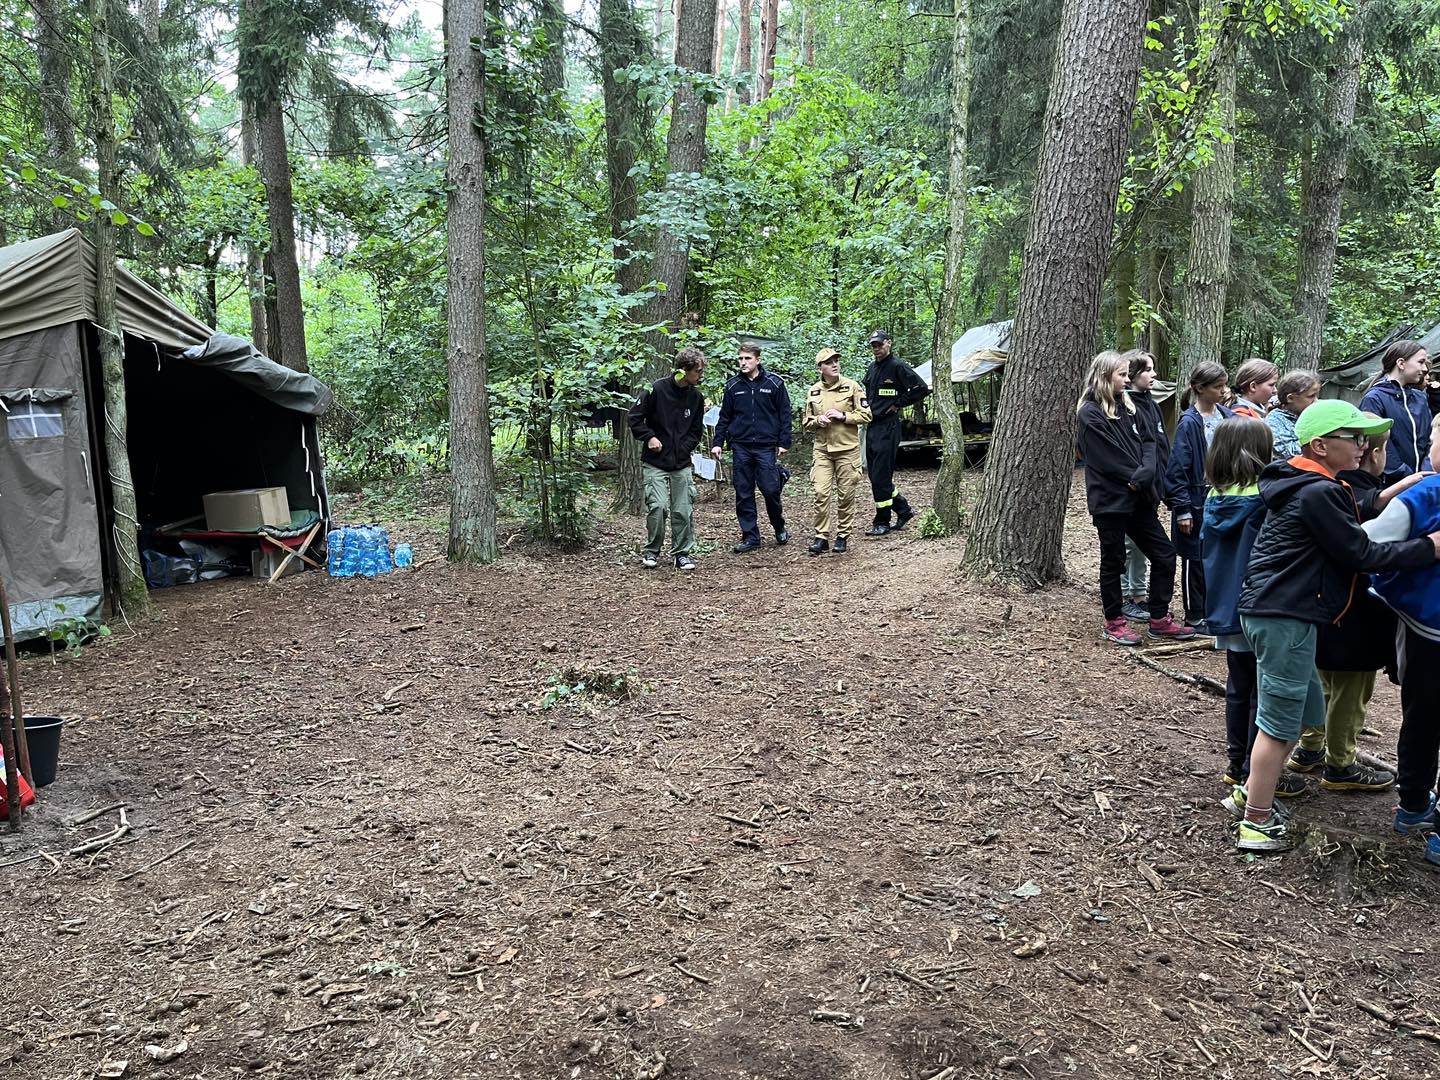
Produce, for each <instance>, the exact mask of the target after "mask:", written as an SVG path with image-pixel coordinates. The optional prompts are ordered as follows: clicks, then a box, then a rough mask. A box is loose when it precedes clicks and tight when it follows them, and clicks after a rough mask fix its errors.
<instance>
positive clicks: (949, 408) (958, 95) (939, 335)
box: [930, 0, 970, 532]
mask: <svg viewBox="0 0 1440 1080" xmlns="http://www.w3.org/2000/svg"><path fill="white" fill-rule="evenodd" d="M954 2H955V7H954V12H955V20H954V25H953V26H952V28H951V39H950V167H949V191H948V193H947V195H946V207H947V209H948V211H949V220H948V221H947V223H946V235H945V277H944V283H943V286H942V289H941V293H940V307H939V310H938V311H937V312H936V313H935V341H934V345H933V347H932V349H931V352H930V381H931V385H932V386H933V388H934V394H933V396H932V398H931V400H933V401H934V402H935V415H936V417H937V418H938V419H939V421H940V431H941V436H942V438H943V439H944V444H945V445H944V448H943V452H942V457H941V458H940V471H939V472H938V473H937V474H936V476H935V513H936V514H937V515H939V517H940V520H941V521H942V522H943V523H944V524H945V527H946V528H947V529H949V530H950V531H951V532H956V531H958V530H959V528H960V525H961V517H962V514H963V507H962V505H961V500H960V482H961V480H962V479H963V478H964V475H965V425H964V424H963V423H962V422H961V420H960V405H959V403H958V402H957V401H956V400H955V384H954V383H953V382H951V381H950V345H951V343H952V342H953V341H954V340H955V331H956V330H957V328H958V327H957V324H958V322H959V312H960V299H961V297H960V289H961V282H960V271H961V269H962V267H963V264H964V257H965V203H966V195H967V193H968V191H969V186H970V185H969V181H968V177H967V173H966V168H965V155H966V150H967V148H968V146H969V141H970V0H954Z"/></svg>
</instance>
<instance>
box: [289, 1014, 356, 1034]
mask: <svg viewBox="0 0 1440 1080" xmlns="http://www.w3.org/2000/svg"><path fill="white" fill-rule="evenodd" d="M366 1022H367V1021H366V1018H365V1017H363V1016H332V1017H330V1019H328V1020H317V1021H315V1023H313V1024H301V1025H300V1026H299V1027H293V1028H286V1029H285V1034H286V1035H299V1034H301V1033H302V1032H306V1031H314V1030H315V1029H316V1028H326V1027H334V1026H335V1025H337V1024H364V1023H366Z"/></svg>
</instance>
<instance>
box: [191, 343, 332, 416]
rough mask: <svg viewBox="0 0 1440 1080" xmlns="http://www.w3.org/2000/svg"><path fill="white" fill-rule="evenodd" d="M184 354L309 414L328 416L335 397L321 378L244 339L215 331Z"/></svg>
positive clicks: (278, 401) (266, 395)
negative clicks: (277, 359)
mask: <svg viewBox="0 0 1440 1080" xmlns="http://www.w3.org/2000/svg"><path fill="white" fill-rule="evenodd" d="M180 357H181V359H183V360H186V361H188V362H189V363H191V364H194V365H195V366H196V367H205V368H212V369H214V370H216V371H222V372H224V373H225V374H226V375H228V376H230V377H231V378H232V379H234V380H235V381H236V382H238V383H241V384H243V385H244V386H245V387H246V389H248V390H252V391H254V392H255V393H257V394H259V395H260V396H261V397H263V398H265V399H266V400H267V401H273V402H274V403H275V404H276V405H282V406H284V407H285V408H287V409H293V410H294V411H295V412H299V413H305V414H306V415H307V416H322V415H324V413H325V410H326V409H328V408H330V403H331V401H332V400H334V394H333V393H331V390H330V388H329V387H328V386H326V385H325V384H324V383H322V382H321V381H320V380H319V379H317V378H315V377H314V376H313V375H307V374H306V373H305V372H303V371H292V370H291V369H290V368H287V367H281V366H280V365H279V364H277V363H275V361H273V360H271V359H270V358H269V357H267V356H263V355H261V354H260V353H259V352H257V351H256V349H255V346H254V345H251V344H250V342H248V341H246V340H245V339H244V338H238V337H232V336H231V335H229V334H214V335H212V336H211V337H210V338H209V339H208V340H207V341H206V342H205V343H204V344H203V345H196V346H193V347H192V348H189V349H186V350H185V351H183V352H182V353H181V354H180Z"/></svg>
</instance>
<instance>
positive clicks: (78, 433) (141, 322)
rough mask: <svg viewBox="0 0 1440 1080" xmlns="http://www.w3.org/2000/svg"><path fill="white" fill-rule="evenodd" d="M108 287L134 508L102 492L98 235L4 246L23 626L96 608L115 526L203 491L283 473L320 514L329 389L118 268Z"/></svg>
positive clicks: (0, 540) (5, 563) (3, 568)
mask: <svg viewBox="0 0 1440 1080" xmlns="http://www.w3.org/2000/svg"><path fill="white" fill-rule="evenodd" d="M116 301H117V306H118V309H119V317H120V325H121V328H122V330H123V332H124V356H125V382H126V407H127V410H128V414H129V415H128V425H127V433H126V434H127V441H128V452H129V456H130V469H131V474H132V476H133V477H134V481H135V492H136V502H137V509H138V518H139V520H138V522H122V521H117V520H115V515H114V514H113V512H112V509H111V506H110V497H109V494H110V490H109V480H108V459H107V456H106V453H105V439H104V436H103V430H102V424H103V423H104V393H103V386H102V381H101V376H100V369H99V359H98V354H97V349H96V340H97V338H96V334H97V333H100V332H101V331H100V330H99V329H98V328H97V327H96V325H95V322H94V320H95V250H94V248H93V247H91V245H90V244H89V242H88V241H86V240H85V238H84V237H83V236H82V235H81V234H80V233H79V232H78V231H77V230H75V229H70V230H67V231H66V232H62V233H56V234H55V235H53V236H46V237H42V238H40V239H38V240H31V241H28V242H25V243H21V244H14V245H12V246H10V247H6V248H0V575H3V577H4V580H5V583H6V586H7V588H8V590H9V599H10V612H11V618H12V620H13V622H14V625H15V630H16V636H17V637H19V638H20V639H22V640H23V639H25V638H28V637H37V636H41V635H44V634H46V633H47V631H48V628H49V627H50V626H52V625H53V624H54V623H55V622H57V621H60V620H63V619H68V618H87V617H92V616H95V615H96V614H97V613H99V612H100V610H101V607H102V603H103V600H104V597H105V595H106V593H107V592H108V591H109V588H110V587H111V586H112V585H113V583H114V576H115V575H114V566H115V545H114V542H113V537H114V535H116V534H115V533H114V531H113V530H116V529H121V528H132V529H134V528H140V529H142V530H143V529H145V528H146V527H148V526H153V525H159V524H161V523H164V522H171V521H178V520H181V519H185V518H187V517H190V516H193V515H197V514H199V513H201V511H202V505H203V504H202V497H203V496H204V495H205V494H206V493H207V492H212V491H224V490H232V489H236V488H245V487H263V486H275V485H284V487H285V488H286V491H287V492H288V494H289V498H290V505H291V507H292V508H299V509H302V510H312V511H315V512H316V513H318V514H319V515H320V517H321V519H322V520H323V519H325V518H326V517H328V506H327V498H326V493H325V483H324V474H323V471H322V462H321V458H320V449H319V443H318V440H317V432H316V417H318V416H319V415H321V414H322V413H323V412H324V411H325V409H326V408H327V407H328V406H329V404H330V401H331V394H330V391H329V389H328V388H327V387H326V386H325V385H324V384H323V383H321V382H319V381H318V380H316V379H314V378H312V377H311V376H309V375H306V374H302V373H300V372H295V371H291V370H289V369H287V368H284V367H281V366H280V365H279V364H276V363H275V362H274V361H272V360H269V359H267V358H266V357H264V356H261V355H260V354H259V353H258V352H256V351H255V349H254V348H253V347H252V346H251V345H250V344H249V343H248V342H245V341H242V340H240V339H239V338H234V337H230V336H228V335H225V334H217V333H216V332H215V331H214V330H211V329H210V328H209V327H208V326H205V325H204V324H202V323H200V322H198V321H197V320H196V319H195V318H193V317H192V316H191V315H189V314H188V313H187V312H185V311H184V310H183V309H182V308H180V307H178V306H176V305H175V304H174V303H172V302H171V301H170V300H169V299H167V298H166V297H165V296H164V295H162V294H161V293H160V292H158V291H156V290H155V289H153V288H151V287H150V286H149V285H147V284H146V283H145V282H143V281H141V280H140V279H139V278H138V277H136V276H135V275H134V274H132V273H131V272H130V271H128V270H126V269H124V268H123V267H119V268H118V285H117V297H116Z"/></svg>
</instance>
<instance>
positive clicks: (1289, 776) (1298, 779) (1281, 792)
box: [1275, 769, 1310, 799]
mask: <svg viewBox="0 0 1440 1080" xmlns="http://www.w3.org/2000/svg"><path fill="white" fill-rule="evenodd" d="M1309 794H1310V785H1309V784H1307V783H1306V782H1305V778H1304V777H1303V776H1297V775H1296V774H1295V773H1293V772H1290V771H1288V770H1284V769H1282V770H1281V772H1280V779H1279V780H1276V781H1275V797H1276V798H1277V799H1298V798H1299V797H1300V796H1301V795H1309Z"/></svg>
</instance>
